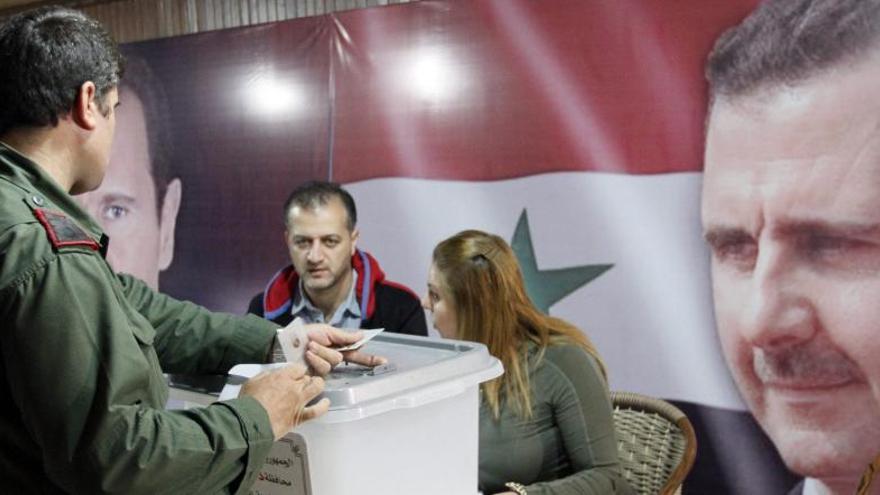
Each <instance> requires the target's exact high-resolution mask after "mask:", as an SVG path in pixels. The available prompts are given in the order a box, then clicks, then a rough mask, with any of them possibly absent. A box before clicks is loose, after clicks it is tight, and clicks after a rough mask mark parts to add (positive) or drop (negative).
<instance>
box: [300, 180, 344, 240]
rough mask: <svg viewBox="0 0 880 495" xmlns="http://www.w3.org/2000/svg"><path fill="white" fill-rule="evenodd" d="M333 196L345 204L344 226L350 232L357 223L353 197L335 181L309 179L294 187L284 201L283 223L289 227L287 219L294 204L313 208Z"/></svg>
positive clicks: (308, 208) (321, 204) (326, 201)
mask: <svg viewBox="0 0 880 495" xmlns="http://www.w3.org/2000/svg"><path fill="white" fill-rule="evenodd" d="M333 198H339V200H340V201H342V204H343V206H345V211H346V213H348V215H347V217H348V218H346V221H345V223H346V227H348V231H349V232H352V231H353V230H354V227H355V225H357V208H356V207H355V206H354V199H353V198H352V197H351V194H348V191H346V190H345V189H343V188H342V186H340V185H339V184H337V183H335V182H324V181H310V182H306V183H305V184H302V185H301V186H299V187H297V188H296V189H294V190H293V192H292V193H290V196H288V198H287V201H285V202H284V224H285V225H287V226H288V227H290V225H288V224H287V221H288V219H289V218H290V210H291V209H292V208H293V207H294V206H299V207H300V208H304V209H306V210H314V209H315V208H317V207H318V206H323V205H326V204H327V203H328V202H329V201H330V200H331V199H333Z"/></svg>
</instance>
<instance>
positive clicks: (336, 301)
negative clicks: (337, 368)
mask: <svg viewBox="0 0 880 495" xmlns="http://www.w3.org/2000/svg"><path fill="white" fill-rule="evenodd" d="M284 220H285V235H284V237H285V239H286V240H287V248H288V250H289V251H290V259H291V261H293V264H292V265H289V266H287V267H286V268H284V269H282V270H281V271H279V272H278V273H276V274H275V276H274V277H272V279H271V280H270V281H269V284H268V285H267V286H266V290H265V291H264V292H263V293H260V294H258V295H256V296H254V298H253V299H252V300H251V302H250V306H249V307H248V312H249V313H253V314H255V315H258V316H262V317H264V318H266V319H268V320H272V321H274V322H276V323H279V324H281V325H286V324H288V323H289V322H291V321H292V320H293V319H294V318H296V317H300V318H302V319H303V320H304V321H305V323H327V324H330V325H333V326H335V327H338V328H384V329H385V330H387V331H389V332H397V333H406V334H410V335H427V334H428V328H427V324H426V323H425V313H424V312H423V311H422V307H421V305H420V304H419V299H418V297H417V296H416V295H415V294H414V293H413V292H412V291H411V290H409V289H408V288H406V287H404V286H402V285H399V284H395V283H393V282H389V281H388V280H385V274H384V273H383V272H382V269H381V268H379V264H378V263H377V262H376V260H375V259H374V258H373V257H372V256H370V255H369V254H367V253H366V252H364V251H361V250H359V249H357V239H358V230H357V228H355V224H356V223H357V210H356V208H355V205H354V199H352V197H351V195H350V194H349V193H348V192H347V191H346V190H344V189H342V188H341V187H340V186H339V185H338V184H334V183H331V182H308V183H306V184H303V185H302V186H300V187H298V188H297V189H295V190H294V191H293V193H292V194H291V195H290V197H289V198H288V199H287V202H286V203H285V204H284Z"/></svg>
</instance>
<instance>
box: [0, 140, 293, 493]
mask: <svg viewBox="0 0 880 495" xmlns="http://www.w3.org/2000/svg"><path fill="white" fill-rule="evenodd" d="M105 239H106V237H105V236H104V235H103V234H102V232H101V230H100V227H98V225H97V224H96V223H95V222H94V221H93V220H92V219H91V218H89V216H88V215H87V214H86V213H85V212H84V211H82V209H81V208H79V207H78V205H77V204H76V203H75V202H74V201H73V199H72V198H71V197H70V196H69V195H67V193H66V192H65V191H63V190H62V189H61V188H59V187H58V186H57V185H56V184H55V183H54V182H53V181H52V180H51V178H49V177H48V176H47V175H46V174H44V173H43V172H42V170H41V169H40V168H39V167H38V166H37V165H36V164H34V163H33V162H31V161H30V160H28V159H26V158H25V157H23V156H21V155H20V154H18V153H16V152H15V151H13V150H11V149H10V148H8V147H6V146H4V145H2V144H0V319H2V321H3V324H2V326H0V358H2V366H0V393H2V395H3V399H2V401H0V473H2V474H0V493H15V494H27V493H41V494H43V493H126V494H140V493H144V494H160V493H169V494H170V493H173V494H185V493H186V494H189V493H193V494H195V493H198V494H203V493H204V494H214V493H247V491H248V489H249V487H250V486H251V485H252V484H253V482H254V479H255V478H256V476H257V474H258V473H259V469H260V467H261V466H262V464H263V462H264V460H265V457H266V454H267V453H268V451H269V449H270V448H271V446H272V441H273V435H272V427H271V424H270V423H269V417H268V415H267V414H266V411H265V410H264V409H263V407H262V406H260V404H259V403H258V402H256V401H255V400H254V399H253V398H250V397H242V398H239V399H234V400H230V401H224V402H218V403H216V404H213V405H210V406H208V407H203V408H198V409H191V410H188V411H166V410H164V409H163V407H164V404H165V400H166V399H167V397H168V387H167V386H166V385H165V380H164V378H163V376H162V368H164V369H165V371H167V372H170V373H207V372H223V371H226V370H228V369H229V368H230V367H231V366H233V365H234V364H237V363H240V362H261V361H264V360H265V358H266V355H267V353H268V351H269V349H270V347H271V345H272V342H273V339H274V336H275V329H276V328H277V327H276V325H275V324H273V323H270V322H268V321H264V320H260V319H258V318H256V317H249V318H236V317H233V316H231V315H221V314H215V313H210V312H208V311H206V310H204V309H203V308H200V307H198V306H196V305H194V304H190V303H185V302H181V301H175V300H174V299H171V298H170V297H166V296H164V295H162V294H159V293H157V292H155V291H153V290H151V289H150V288H148V287H147V286H146V285H145V284H144V283H143V282H141V281H139V280H137V279H134V278H132V277H129V276H126V275H117V274H116V273H114V272H113V270H111V269H110V267H109V266H108V265H107V262H106V261H105V260H104V258H103V256H102V253H103V252H104V250H105V249H106V241H105Z"/></svg>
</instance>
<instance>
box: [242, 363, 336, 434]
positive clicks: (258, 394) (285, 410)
mask: <svg viewBox="0 0 880 495" xmlns="http://www.w3.org/2000/svg"><path fill="white" fill-rule="evenodd" d="M323 390H324V379H323V378H321V377H312V376H309V375H308V374H306V368H305V366H302V365H300V364H293V365H290V366H287V367H284V368H281V369H279V370H275V371H269V372H263V373H260V374H259V375H257V376H255V377H253V378H251V379H250V380H248V381H247V382H246V383H245V384H244V385H243V386H242V387H241V394H240V395H241V396H245V395H249V396H251V397H253V398H254V399H256V400H257V402H259V403H260V405H262V406H263V408H264V409H266V412H267V413H268V414H269V421H270V422H271V423H272V433H273V434H274V435H275V440H278V439H279V438H281V437H283V436H284V435H285V434H286V433H287V432H288V431H290V430H291V429H293V428H295V427H296V426H297V425H299V424H301V423H303V422H305V421H308V420H310V419H314V418H317V417H318V416H321V415H322V414H324V413H325V412H327V409H329V408H330V400H329V399H327V398H324V399H321V400H320V401H318V403H317V404H314V405H311V406H309V407H306V404H308V403H309V401H311V400H312V399H314V398H315V397H317V396H318V394H320V393H321V392H322V391H323Z"/></svg>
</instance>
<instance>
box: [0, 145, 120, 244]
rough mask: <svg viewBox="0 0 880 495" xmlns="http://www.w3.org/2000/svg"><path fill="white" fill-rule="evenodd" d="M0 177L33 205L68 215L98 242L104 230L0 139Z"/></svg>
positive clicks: (46, 176)
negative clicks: (13, 186) (18, 189)
mask: <svg viewBox="0 0 880 495" xmlns="http://www.w3.org/2000/svg"><path fill="white" fill-rule="evenodd" d="M0 179H4V180H6V181H8V182H10V183H12V184H14V185H16V186H18V187H19V188H20V189H21V190H22V192H23V198H24V200H25V201H26V202H27V203H28V205H29V206H30V207H31V208H33V209H37V208H42V209H46V210H55V211H60V212H62V213H64V214H65V215H67V216H69V217H70V218H72V219H73V220H74V221H75V222H76V223H77V224H78V225H79V226H80V227H82V228H84V229H86V231H87V232H88V233H89V234H90V235H92V236H94V238H95V240H98V241H100V240H101V239H103V238H104V231H103V230H102V229H101V227H100V226H99V225H98V223H97V222H96V221H95V220H93V219H92V217H91V216H89V214H88V213H86V212H85V210H83V209H82V208H81V207H80V206H79V204H78V203H77V202H76V201H75V200H74V199H73V196H71V195H70V194H69V193H68V192H67V191H65V190H64V189H62V188H61V186H59V185H58V183H57V182H55V180H54V179H52V177H50V176H49V174H47V173H46V172H45V171H44V170H43V169H42V168H41V167H40V166H39V165H37V164H36V163H35V162H34V161H33V160H31V159H30V158H28V157H26V156H24V155H23V154H22V153H21V152H19V151H18V150H16V149H15V148H13V147H12V146H9V145H8V144H6V143H4V142H2V141H0Z"/></svg>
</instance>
